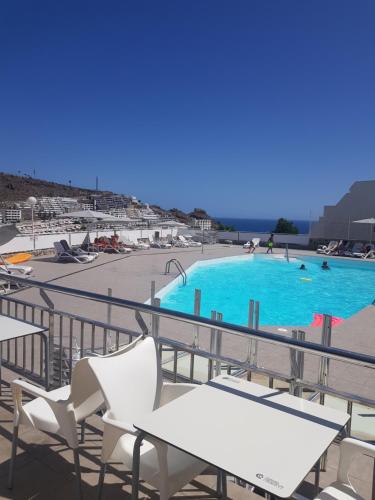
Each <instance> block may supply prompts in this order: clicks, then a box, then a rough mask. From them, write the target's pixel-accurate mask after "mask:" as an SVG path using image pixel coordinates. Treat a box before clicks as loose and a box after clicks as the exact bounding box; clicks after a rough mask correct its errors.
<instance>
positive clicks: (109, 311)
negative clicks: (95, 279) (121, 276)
mask: <svg viewBox="0 0 375 500" xmlns="http://www.w3.org/2000/svg"><path fill="white" fill-rule="evenodd" d="M108 297H112V288H108ZM111 322H112V304H110V303H109V302H108V304H107V325H110V324H111ZM104 341H105V346H104V349H103V351H104V354H106V352H107V351H108V348H110V347H112V333H111V330H110V331H109V333H108V335H106V334H105V335H104Z"/></svg>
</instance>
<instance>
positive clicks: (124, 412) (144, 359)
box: [88, 337, 162, 423]
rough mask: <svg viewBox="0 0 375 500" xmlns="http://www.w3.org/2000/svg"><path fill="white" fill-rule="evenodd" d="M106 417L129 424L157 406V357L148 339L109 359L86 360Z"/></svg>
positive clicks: (158, 385) (159, 387) (160, 380)
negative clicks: (99, 389) (107, 415)
mask: <svg viewBox="0 0 375 500" xmlns="http://www.w3.org/2000/svg"><path fill="white" fill-rule="evenodd" d="M88 362H89V365H90V367H91V369H92V371H93V372H94V374H95V376H96V378H97V380H98V384H99V386H100V388H101V390H102V393H103V397H104V400H105V404H106V406H107V410H108V411H109V414H110V417H111V418H114V419H116V420H124V421H126V422H128V423H132V422H133V421H134V420H135V419H136V418H137V417H139V416H141V415H144V414H145V413H148V412H151V411H153V410H154V409H155V408H157V407H158V406H159V402H160V393H161V386H162V378H161V365H160V359H159V353H158V349H157V346H156V344H155V341H154V339H153V338H152V337H146V339H145V340H143V341H142V342H139V343H138V344H137V345H136V346H135V347H134V348H133V349H131V350H130V351H125V352H123V353H122V354H119V355H117V356H115V357H111V358H90V359H89V360H88Z"/></svg>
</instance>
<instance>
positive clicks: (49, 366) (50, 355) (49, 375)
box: [39, 288, 55, 388]
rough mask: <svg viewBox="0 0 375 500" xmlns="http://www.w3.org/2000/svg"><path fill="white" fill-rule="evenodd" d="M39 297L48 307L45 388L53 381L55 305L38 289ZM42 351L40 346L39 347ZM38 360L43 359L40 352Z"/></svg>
mask: <svg viewBox="0 0 375 500" xmlns="http://www.w3.org/2000/svg"><path fill="white" fill-rule="evenodd" d="M39 293H40V296H41V297H42V299H43V300H44V302H45V303H46V304H47V306H48V340H47V343H46V351H45V356H46V357H47V359H46V360H45V370H46V374H45V375H46V386H47V388H49V387H51V386H52V385H53V379H54V373H53V372H54V347H55V346H54V342H55V338H54V337H55V305H54V303H53V302H52V300H51V299H50V297H49V296H48V295H47V294H46V292H45V291H44V290H43V289H42V288H40V289H39ZM41 349H42V345H41ZM40 359H43V352H42V350H41V352H40Z"/></svg>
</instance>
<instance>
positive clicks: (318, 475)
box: [315, 458, 321, 495]
mask: <svg viewBox="0 0 375 500" xmlns="http://www.w3.org/2000/svg"><path fill="white" fill-rule="evenodd" d="M320 460H321V459H320V458H319V460H318V461H317V462H316V464H315V495H318V494H319V483H320Z"/></svg>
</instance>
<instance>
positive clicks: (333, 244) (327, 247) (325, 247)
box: [316, 240, 338, 255]
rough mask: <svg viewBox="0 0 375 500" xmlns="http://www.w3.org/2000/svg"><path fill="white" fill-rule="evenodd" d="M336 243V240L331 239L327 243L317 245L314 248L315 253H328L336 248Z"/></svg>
mask: <svg viewBox="0 0 375 500" xmlns="http://www.w3.org/2000/svg"><path fill="white" fill-rule="evenodd" d="M337 245H338V242H337V241H336V240H332V241H330V242H329V243H328V245H319V246H318V248H317V249H316V253H321V254H326V255H329V253H330V252H331V251H332V250H333V249H335V248H337Z"/></svg>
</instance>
